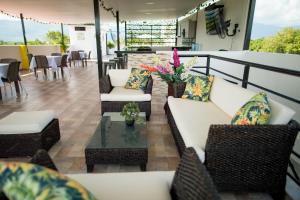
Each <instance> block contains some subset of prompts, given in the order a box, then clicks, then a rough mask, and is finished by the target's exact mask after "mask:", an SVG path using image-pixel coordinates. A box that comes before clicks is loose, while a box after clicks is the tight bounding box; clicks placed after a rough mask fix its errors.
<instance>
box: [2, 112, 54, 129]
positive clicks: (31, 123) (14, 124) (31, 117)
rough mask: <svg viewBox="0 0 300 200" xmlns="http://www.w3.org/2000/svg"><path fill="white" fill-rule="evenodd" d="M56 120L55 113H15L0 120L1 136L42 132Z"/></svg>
mask: <svg viewBox="0 0 300 200" xmlns="http://www.w3.org/2000/svg"><path fill="white" fill-rule="evenodd" d="M54 118H56V116H55V113H54V111H51V110H47V111H31V112H14V113H11V114H10V115H8V116H6V117H4V118H2V119H1V120H0V134H23V133H24V134H26V133H39V132H41V131H42V130H43V129H44V128H45V127H46V126H47V125H48V124H49V123H50V122H51V121H52V120H53V119H54Z"/></svg>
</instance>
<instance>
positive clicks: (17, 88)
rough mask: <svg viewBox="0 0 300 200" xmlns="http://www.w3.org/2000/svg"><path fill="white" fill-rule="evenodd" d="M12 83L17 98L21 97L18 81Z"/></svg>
mask: <svg viewBox="0 0 300 200" xmlns="http://www.w3.org/2000/svg"><path fill="white" fill-rule="evenodd" d="M14 83H15V88H16V94H17V96H18V97H19V96H21V92H20V87H19V81H14Z"/></svg>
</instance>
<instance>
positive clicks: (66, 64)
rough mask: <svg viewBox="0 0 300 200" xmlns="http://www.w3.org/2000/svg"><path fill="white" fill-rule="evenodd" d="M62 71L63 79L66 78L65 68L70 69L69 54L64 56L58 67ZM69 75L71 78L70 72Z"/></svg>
mask: <svg viewBox="0 0 300 200" xmlns="http://www.w3.org/2000/svg"><path fill="white" fill-rule="evenodd" d="M58 67H59V68H60V70H61V76H62V78H63V77H64V68H68V54H64V55H63V56H62V58H61V64H60V65H59V66H58ZM69 74H70V77H71V73H70V70H69Z"/></svg>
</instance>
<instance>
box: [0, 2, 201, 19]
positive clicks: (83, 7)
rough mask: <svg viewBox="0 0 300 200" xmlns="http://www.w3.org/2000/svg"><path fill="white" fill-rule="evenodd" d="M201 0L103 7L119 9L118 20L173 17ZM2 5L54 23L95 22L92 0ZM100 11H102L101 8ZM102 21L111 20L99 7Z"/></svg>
mask: <svg viewBox="0 0 300 200" xmlns="http://www.w3.org/2000/svg"><path fill="white" fill-rule="evenodd" d="M203 1H204V0H201V1H195V0H184V1H182V0H163V1H162V0H105V1H103V0H102V2H103V3H104V5H105V7H107V8H111V7H112V8H113V9H114V10H115V11H116V10H119V12H120V19H121V20H149V19H175V18H177V17H180V16H182V15H184V14H185V13H187V12H188V11H190V10H191V9H193V8H195V7H196V6H197V5H199V3H202V2H203ZM1 9H3V10H4V11H5V12H8V13H10V14H13V15H16V16H19V14H20V13H23V14H24V16H25V17H28V18H29V17H31V18H33V19H37V20H40V21H46V22H57V23H72V24H83V23H94V12H93V1H92V0H38V1H37V0H26V1H24V0H14V1H12V0H1ZM101 11H102V12H101ZM101 11H100V12H101V17H102V18H101V21H102V22H110V21H111V22H114V21H115V19H114V17H113V16H112V14H111V13H110V12H107V11H105V10H104V9H103V8H101Z"/></svg>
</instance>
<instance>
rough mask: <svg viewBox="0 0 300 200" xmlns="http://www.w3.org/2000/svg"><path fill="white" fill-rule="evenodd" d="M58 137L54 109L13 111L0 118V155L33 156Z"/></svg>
mask: <svg viewBox="0 0 300 200" xmlns="http://www.w3.org/2000/svg"><path fill="white" fill-rule="evenodd" d="M59 139H60V130H59V123H58V119H57V118H56V117H55V113H54V111H50V110H47V111H32V112H14V113H11V114H10V115H8V116H6V117H4V118H3V119H1V120H0V157H1V158H8V157H21V156H33V155H34V153H35V152H36V151H37V150H38V149H45V150H49V149H50V148H51V147H52V146H53V145H54V144H55V143H56V142H57V141H59Z"/></svg>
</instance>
